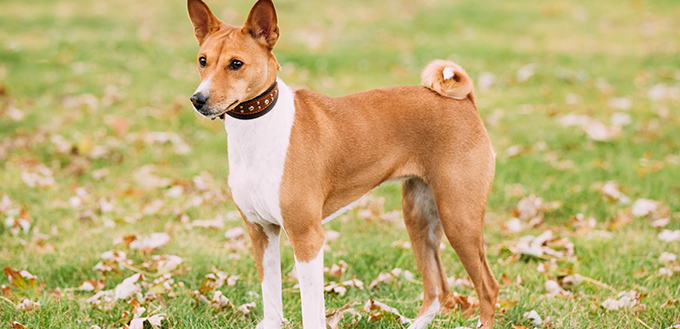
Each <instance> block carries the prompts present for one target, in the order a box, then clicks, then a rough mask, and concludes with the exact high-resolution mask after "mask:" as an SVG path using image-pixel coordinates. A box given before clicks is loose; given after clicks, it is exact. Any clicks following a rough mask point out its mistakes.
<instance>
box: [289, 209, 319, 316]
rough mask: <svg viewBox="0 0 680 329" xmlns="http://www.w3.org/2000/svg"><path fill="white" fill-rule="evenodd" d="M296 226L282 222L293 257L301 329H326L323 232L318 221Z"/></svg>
mask: <svg viewBox="0 0 680 329" xmlns="http://www.w3.org/2000/svg"><path fill="white" fill-rule="evenodd" d="M296 224H298V225H286V224H285V222H284V228H285V229H286V234H288V239H289V240H290V243H291V245H292V246H293V252H294V253H295V266H296V268H297V274H298V280H299V282H300V299H301V302H302V327H303V328H304V329H325V328H326V311H325V308H324V298H323V288H324V278H323V245H324V243H325V242H326V232H324V230H323V227H321V220H318V221H312V223H300V222H298V223H296ZM300 224H302V225H300Z"/></svg>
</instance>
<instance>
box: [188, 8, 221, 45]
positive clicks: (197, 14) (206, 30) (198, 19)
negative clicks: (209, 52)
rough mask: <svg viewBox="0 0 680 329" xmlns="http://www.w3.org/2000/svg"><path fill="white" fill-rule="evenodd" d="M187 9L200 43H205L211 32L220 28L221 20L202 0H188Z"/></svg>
mask: <svg viewBox="0 0 680 329" xmlns="http://www.w3.org/2000/svg"><path fill="white" fill-rule="evenodd" d="M187 10H188V11H189V18H190V19H191V24H193V25H194V35H196V39H197V40H198V44H199V45H201V44H203V41H204V40H205V38H206V37H207V36H208V35H209V34H210V33H212V32H214V31H217V30H219V29H220V20H219V19H217V17H215V15H213V13H212V11H210V8H208V5H206V4H205V2H203V1H202V0H187Z"/></svg>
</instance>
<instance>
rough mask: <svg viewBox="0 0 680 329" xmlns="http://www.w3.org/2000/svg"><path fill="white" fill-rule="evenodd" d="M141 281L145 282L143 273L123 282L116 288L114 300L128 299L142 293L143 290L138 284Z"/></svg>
mask: <svg viewBox="0 0 680 329" xmlns="http://www.w3.org/2000/svg"><path fill="white" fill-rule="evenodd" d="M140 281H144V275H142V274H141V273H137V274H134V275H132V276H130V277H128V278H126V279H125V280H123V282H121V283H120V284H118V285H117V286H116V288H114V294H113V297H114V299H128V298H130V297H131V296H132V295H134V294H136V293H138V292H141V290H142V288H141V286H140V285H139V284H138V283H137V282H140Z"/></svg>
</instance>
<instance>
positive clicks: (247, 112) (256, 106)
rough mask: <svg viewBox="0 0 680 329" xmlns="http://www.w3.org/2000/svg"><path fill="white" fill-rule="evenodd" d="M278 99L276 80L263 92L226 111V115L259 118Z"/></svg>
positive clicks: (240, 117)
mask: <svg viewBox="0 0 680 329" xmlns="http://www.w3.org/2000/svg"><path fill="white" fill-rule="evenodd" d="M278 99H279V85H278V82H276V81H274V84H272V85H271V86H270V87H269V88H268V89H267V90H266V91H265V92H263V93H262V94H260V95H259V96H257V97H255V98H253V99H251V100H249V101H245V102H243V103H240V104H238V105H236V107H235V108H234V109H233V110H231V111H229V112H227V115H229V116H230V117H232V118H236V119H241V120H250V119H255V118H259V117H261V116H263V115H265V114H267V112H269V111H271V110H272V109H273V108H274V105H276V101H277V100H278ZM221 119H224V115H222V117H221Z"/></svg>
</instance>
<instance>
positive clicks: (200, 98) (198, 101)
mask: <svg viewBox="0 0 680 329" xmlns="http://www.w3.org/2000/svg"><path fill="white" fill-rule="evenodd" d="M207 102H208V97H206V96H205V95H203V94H202V93H195V94H194V95H193V96H191V103H192V104H194V108H195V109H196V110H197V111H200V110H201V109H202V108H203V106H205V104H206V103H207Z"/></svg>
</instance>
